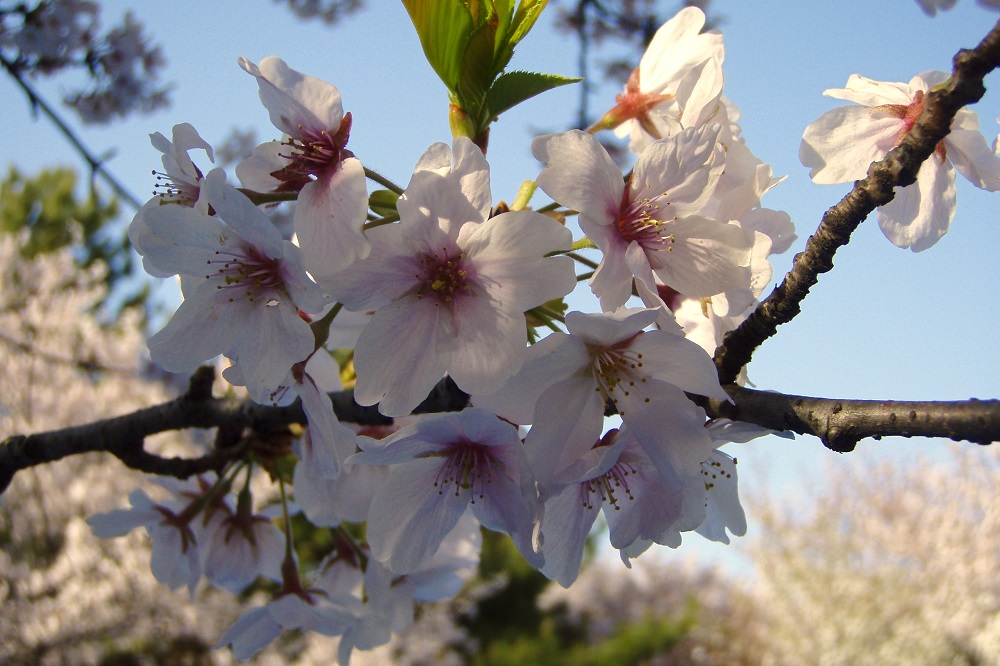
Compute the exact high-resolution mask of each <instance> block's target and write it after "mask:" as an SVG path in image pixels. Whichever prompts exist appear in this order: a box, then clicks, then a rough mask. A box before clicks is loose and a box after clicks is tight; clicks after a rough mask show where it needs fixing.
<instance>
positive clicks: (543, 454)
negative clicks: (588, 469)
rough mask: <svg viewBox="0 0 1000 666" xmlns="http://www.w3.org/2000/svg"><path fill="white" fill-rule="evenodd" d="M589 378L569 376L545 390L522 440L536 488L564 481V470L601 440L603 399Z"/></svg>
mask: <svg viewBox="0 0 1000 666" xmlns="http://www.w3.org/2000/svg"><path fill="white" fill-rule="evenodd" d="M594 388H595V385H594V382H593V380H591V379H590V378H589V377H586V378H585V377H575V376H574V377H569V378H567V379H563V380H560V381H558V382H556V383H554V384H552V385H551V386H549V387H548V389H546V391H545V392H544V393H543V394H542V395H541V396H540V397H539V399H538V403H537V406H536V408H535V417H534V423H533V424H532V426H531V430H529V431H528V437H527V438H526V439H525V445H524V446H525V453H526V454H527V456H528V465H529V466H530V468H531V471H532V474H533V475H534V476H535V478H536V479H537V481H538V484H539V487H541V488H543V489H544V488H547V487H548V486H550V485H552V484H558V483H562V482H564V481H565V474H566V472H567V470H570V471H571V470H573V469H574V466H575V464H576V461H577V460H579V458H580V457H582V456H583V455H584V454H585V453H586V452H587V451H589V450H590V449H592V448H593V446H594V444H595V443H597V441H598V440H599V439H600V438H601V426H602V424H603V423H604V397H603V396H602V395H601V394H600V393H599V392H597V391H595V390H594Z"/></svg>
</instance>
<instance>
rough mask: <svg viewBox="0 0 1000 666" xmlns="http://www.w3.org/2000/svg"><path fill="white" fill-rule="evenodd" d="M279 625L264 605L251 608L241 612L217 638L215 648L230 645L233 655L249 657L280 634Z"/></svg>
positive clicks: (238, 657)
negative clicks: (231, 624) (220, 636)
mask: <svg viewBox="0 0 1000 666" xmlns="http://www.w3.org/2000/svg"><path fill="white" fill-rule="evenodd" d="M281 632H282V628H281V626H280V625H279V624H278V623H277V622H275V621H274V619H273V618H272V617H271V613H270V612H268V610H267V607H266V606H262V607H260V608H251V609H250V610H248V611H247V612H245V613H243V615H241V616H240V617H239V619H237V620H236V622H234V623H233V626H231V627H230V628H229V629H227V630H226V633H224V634H222V638H220V639H219V642H218V644H217V645H216V646H215V647H217V648H221V647H225V646H227V645H228V646H230V647H231V648H232V651H233V657H235V658H236V659H239V660H241V661H243V660H246V659H250V658H251V657H253V656H254V655H255V654H257V653H258V652H260V651H261V650H263V649H264V648H266V647H267V646H268V645H270V644H271V643H273V642H274V640H275V639H276V638H278V636H280V635H281Z"/></svg>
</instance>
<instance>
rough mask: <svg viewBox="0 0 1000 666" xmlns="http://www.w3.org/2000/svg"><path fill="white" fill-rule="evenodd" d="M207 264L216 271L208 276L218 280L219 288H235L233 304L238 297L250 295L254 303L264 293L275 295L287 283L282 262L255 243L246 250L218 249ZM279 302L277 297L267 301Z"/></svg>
mask: <svg viewBox="0 0 1000 666" xmlns="http://www.w3.org/2000/svg"><path fill="white" fill-rule="evenodd" d="M207 263H208V265H209V266H211V267H212V268H213V270H214V271H215V272H214V273H210V274H209V275H206V276H205V279H207V280H210V279H213V278H214V279H216V281H217V282H218V284H216V286H215V288H216V289H229V290H232V291H233V293H232V295H231V296H230V297H229V302H230V303H232V302H234V301H235V300H236V299H237V298H246V299H247V300H248V301H250V302H251V303H253V302H254V301H255V300H256V299H258V298H260V297H261V296H263V295H272V296H273V292H274V291H276V290H278V289H280V288H281V286H282V284H284V280H283V278H282V275H281V261H280V260H278V259H270V258H268V257H267V256H265V255H263V254H261V252H260V250H258V249H257V248H255V247H253V246H250V247H247V248H246V249H243V250H242V251H239V250H233V249H225V250H216V251H215V254H214V256H213V258H212V259H209V260H208V262H207ZM277 304H278V301H277V300H276V299H274V298H272V299H271V300H270V301H268V303H267V305H277Z"/></svg>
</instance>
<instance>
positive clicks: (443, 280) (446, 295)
mask: <svg viewBox="0 0 1000 666" xmlns="http://www.w3.org/2000/svg"><path fill="white" fill-rule="evenodd" d="M464 259H465V255H464V254H462V253H459V254H458V256H452V255H449V254H448V250H447V249H446V248H442V249H441V254H440V255H433V254H425V255H423V256H422V257H420V259H419V261H420V267H421V273H419V274H417V275H416V276H415V277H416V278H417V279H418V280H420V283H421V285H420V290H419V291H418V292H417V293H418V298H420V297H423V296H429V297H430V298H433V299H435V301H436V302H435V305H440V304H441V303H445V304H450V303H451V302H452V301H454V299H455V298H456V297H458V296H461V295H462V294H465V293H469V292H471V291H472V284H471V279H470V276H469V272H468V270H466V268H465V267H464Z"/></svg>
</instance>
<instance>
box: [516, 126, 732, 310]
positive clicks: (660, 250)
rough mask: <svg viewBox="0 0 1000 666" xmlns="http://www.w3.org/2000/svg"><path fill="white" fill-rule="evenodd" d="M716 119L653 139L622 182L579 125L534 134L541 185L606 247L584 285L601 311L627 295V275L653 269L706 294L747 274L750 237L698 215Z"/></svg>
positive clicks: (713, 172) (706, 190)
mask: <svg viewBox="0 0 1000 666" xmlns="http://www.w3.org/2000/svg"><path fill="white" fill-rule="evenodd" d="M719 132H720V129H719V126H718V125H712V126H709V127H704V128H700V129H689V130H683V131H682V132H681V133H679V134H677V135H676V136H674V137H671V138H668V139H663V140H661V141H657V142H655V143H653V144H651V145H650V146H649V147H648V148H647V149H646V150H645V151H643V153H642V154H641V155H640V156H639V159H638V161H637V162H636V165H635V169H634V170H633V172H632V176H631V177H630V178H629V180H628V182H627V183H626V182H623V180H622V175H621V172H620V171H619V170H618V167H617V166H615V163H614V162H613V161H612V160H611V157H610V156H609V155H608V154H607V151H606V150H605V149H604V147H603V146H601V144H600V143H599V142H598V141H597V140H596V139H595V138H594V137H592V136H590V135H589V134H587V133H585V132H580V131H579V130H573V131H570V132H565V133H563V134H549V135H545V136H540V137H538V138H536V139H535V140H534V141H533V142H532V144H531V152H532V154H533V155H534V156H535V157H537V158H538V159H539V160H541V161H542V162H544V163H545V165H546V166H545V169H544V170H543V171H542V173H541V174H539V176H538V178H537V182H538V185H539V187H541V188H542V190H544V191H545V193H546V194H548V195H549V196H550V197H552V198H553V199H555V200H556V201H558V202H559V203H560V204H562V205H564V206H567V207H569V208H572V209H574V210H577V211H579V212H580V227H581V228H582V229H583V232H584V233H585V234H587V236H588V237H589V238H590V239H591V240H593V241H594V243H595V244H596V245H597V246H598V247H599V248H600V249H601V251H602V252H603V253H604V256H603V257H602V259H601V264H600V266H599V267H598V269H597V271H595V273H594V276H593V278H591V281H590V286H591V289H592V290H593V292H594V294H595V295H597V297H598V298H599V299H600V301H601V308H602V309H604V310H605V311H606V312H610V311H612V310H615V309H616V308H618V307H620V306H622V305H624V304H625V302H626V301H627V300H628V298H629V296H630V295H631V293H632V278H633V277H635V278H636V279H637V280H638V281H642V282H645V283H646V286H647V287H649V288H650V289H655V286H654V277H653V276H654V274H655V275H656V277H658V278H659V279H660V280H661V281H662V282H664V283H665V284H667V285H669V286H670V287H672V288H674V289H676V290H677V291H679V292H680V293H682V294H685V295H688V296H694V297H702V296H711V295H713V294H717V293H720V292H723V291H726V290H727V289H731V288H734V287H738V286H741V285H744V284H746V283H747V282H748V281H749V269H748V265H749V262H750V243H749V242H748V241H747V238H746V236H745V234H744V233H743V231H741V230H740V228H739V227H737V226H734V225H731V224H726V223H724V222H718V221H716V220H713V219H711V218H708V217H705V216H704V215H701V214H700V211H701V209H702V208H703V207H704V206H705V205H706V204H707V203H708V201H709V199H710V197H711V196H712V193H713V191H714V189H715V187H716V184H717V183H718V180H719V176H720V174H721V173H722V170H723V168H724V166H725V157H724V151H723V150H722V147H721V146H720V145H719V144H718V137H719Z"/></svg>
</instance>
